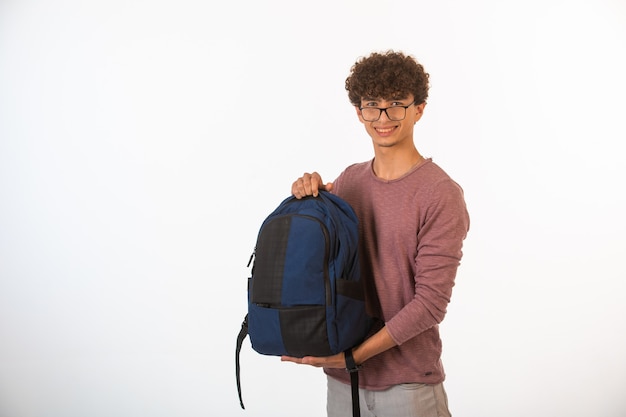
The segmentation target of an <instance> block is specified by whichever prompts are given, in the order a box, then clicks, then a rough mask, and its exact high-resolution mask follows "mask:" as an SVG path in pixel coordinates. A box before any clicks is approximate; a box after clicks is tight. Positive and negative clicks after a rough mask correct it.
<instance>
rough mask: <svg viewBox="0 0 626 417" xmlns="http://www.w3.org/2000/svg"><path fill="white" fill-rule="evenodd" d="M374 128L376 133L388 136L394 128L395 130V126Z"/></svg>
mask: <svg viewBox="0 0 626 417" xmlns="http://www.w3.org/2000/svg"><path fill="white" fill-rule="evenodd" d="M374 129H375V130H376V133H378V134H379V135H380V136H389V135H390V134H392V133H393V131H394V130H396V127H395V126H391V127H376V128H374Z"/></svg>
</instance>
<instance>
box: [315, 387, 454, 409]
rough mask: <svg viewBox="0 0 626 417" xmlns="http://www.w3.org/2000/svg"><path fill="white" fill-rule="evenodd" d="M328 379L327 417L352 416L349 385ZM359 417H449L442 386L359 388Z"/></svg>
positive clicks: (446, 399)
mask: <svg viewBox="0 0 626 417" xmlns="http://www.w3.org/2000/svg"><path fill="white" fill-rule="evenodd" d="M327 378H328V394H327V395H328V397H327V403H326V410H327V412H328V417H351V416H352V391H351V388H350V385H349V384H344V383H343V382H340V381H337V380H336V379H334V378H331V377H327ZM359 401H360V407H361V417H450V411H449V410H448V397H447V396H446V392H445V390H444V388H443V384H436V385H429V384H400V385H396V386H393V387H391V388H389V389H387V390H384V391H370V390H366V389H362V388H359Z"/></svg>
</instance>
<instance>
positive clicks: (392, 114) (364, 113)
mask: <svg viewBox="0 0 626 417" xmlns="http://www.w3.org/2000/svg"><path fill="white" fill-rule="evenodd" d="M413 104H415V102H413V103H411V104H409V105H408V106H392V107H385V108H380V107H359V110H361V117H363V120H365V121H366V122H375V121H376V120H378V119H380V115H381V114H383V112H385V114H386V115H387V118H388V119H389V120H392V121H394V122H397V121H399V120H404V118H405V117H406V109H408V108H409V107H411V106H412V105H413Z"/></svg>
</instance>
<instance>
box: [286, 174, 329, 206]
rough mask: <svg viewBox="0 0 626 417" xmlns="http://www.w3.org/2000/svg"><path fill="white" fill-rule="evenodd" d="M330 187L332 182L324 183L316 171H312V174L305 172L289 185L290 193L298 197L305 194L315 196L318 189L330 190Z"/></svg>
mask: <svg viewBox="0 0 626 417" xmlns="http://www.w3.org/2000/svg"><path fill="white" fill-rule="evenodd" d="M332 189H333V183H332V182H329V183H326V184H324V181H322V177H320V174H318V173H317V172H313V173H312V174H309V173H308V172H305V173H304V174H303V175H302V176H301V177H300V178H298V179H297V180H295V181H294V183H293V184H292V185H291V194H293V195H294V197H296V198H298V199H300V198H302V197H306V196H307V195H312V196H313V197H317V195H318V194H319V191H320V190H323V191H331V190H332Z"/></svg>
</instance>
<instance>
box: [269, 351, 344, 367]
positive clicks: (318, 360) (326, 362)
mask: <svg viewBox="0 0 626 417" xmlns="http://www.w3.org/2000/svg"><path fill="white" fill-rule="evenodd" d="M280 360H281V361H283V362H293V363H298V364H302V365H311V366H315V367H317V368H320V367H323V368H340V369H345V367H346V358H345V356H344V354H343V352H341V353H338V354H336V355H333V356H326V357H316V356H305V357H303V358H294V357H291V356H281V358H280Z"/></svg>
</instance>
